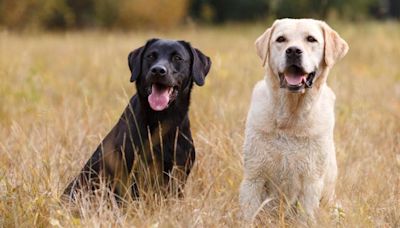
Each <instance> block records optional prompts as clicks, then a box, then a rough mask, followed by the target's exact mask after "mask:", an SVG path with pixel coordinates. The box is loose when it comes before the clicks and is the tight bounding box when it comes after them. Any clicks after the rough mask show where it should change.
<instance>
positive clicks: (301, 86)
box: [279, 65, 316, 93]
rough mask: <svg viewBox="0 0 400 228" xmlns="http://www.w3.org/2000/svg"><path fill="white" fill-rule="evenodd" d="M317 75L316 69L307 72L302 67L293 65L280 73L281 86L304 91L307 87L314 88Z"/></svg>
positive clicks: (296, 91)
mask: <svg viewBox="0 0 400 228" xmlns="http://www.w3.org/2000/svg"><path fill="white" fill-rule="evenodd" d="M315 76H316V71H313V72H311V73H307V72H305V70H304V69H303V68H302V67H299V66H296V65H291V66H289V67H287V68H286V69H285V71H284V72H282V73H279V81H280V87H281V88H287V89H288V90H289V91H290V92H294V93H302V92H304V91H305V89H309V88H312V86H313V84H314V81H315V79H316V77H315Z"/></svg>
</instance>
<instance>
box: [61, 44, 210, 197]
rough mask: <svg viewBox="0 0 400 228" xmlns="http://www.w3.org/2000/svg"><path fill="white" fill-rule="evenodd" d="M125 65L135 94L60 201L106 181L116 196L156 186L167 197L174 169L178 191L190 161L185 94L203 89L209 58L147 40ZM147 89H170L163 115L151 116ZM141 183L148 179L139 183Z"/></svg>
mask: <svg viewBox="0 0 400 228" xmlns="http://www.w3.org/2000/svg"><path fill="white" fill-rule="evenodd" d="M128 64H129V68H130V70H131V79H130V80H131V82H133V81H135V82H136V88H137V94H136V95H134V96H133V97H132V98H131V99H130V102H129V104H128V106H127V107H126V109H125V111H124V112H123V114H122V116H121V118H120V119H119V121H118V123H117V124H116V125H115V126H114V128H113V129H112V130H111V132H110V133H109V134H108V135H107V136H106V137H105V138H104V139H103V141H102V143H101V144H100V145H99V146H98V147H97V149H96V151H95V152H94V154H93V155H92V157H91V158H90V159H89V161H88V162H87V163H86V164H85V166H84V168H83V169H82V171H81V173H80V174H79V175H78V177H76V178H75V179H74V180H73V181H72V182H71V183H70V184H69V185H68V187H67V188H66V189H65V191H64V196H68V198H69V199H74V198H75V197H76V193H78V192H79V191H80V190H84V191H94V190H96V189H98V187H99V183H100V180H105V182H106V183H107V184H108V186H109V187H110V188H111V190H112V191H113V192H114V193H115V194H116V195H118V196H120V197H125V196H126V193H127V192H130V194H131V196H133V197H138V196H139V193H140V191H139V189H147V187H148V186H147V185H152V184H154V183H152V182H155V181H158V182H159V186H160V187H161V191H164V190H166V191H167V192H170V191H171V176H172V175H173V174H172V173H173V172H172V171H173V168H174V167H175V168H174V169H175V171H176V173H179V174H178V175H177V178H175V177H173V179H177V181H178V184H177V189H178V191H179V192H181V191H182V188H183V185H184V183H185V181H186V178H187V176H188V175H189V173H190V170H191V168H192V166H193V163H194V160H195V148H194V145H193V139H192V135H191V131H190V122H189V117H188V110H189V104H190V93H191V89H192V86H193V82H195V83H196V84H197V85H200V86H201V85H203V84H204V79H205V77H206V75H207V74H208V72H209V70H210V66H211V61H210V59H209V57H207V56H205V55H204V54H203V53H201V52H200V51H199V50H197V49H195V48H192V47H191V45H190V44H189V43H187V42H185V41H170V40H160V39H151V40H149V41H148V42H147V43H146V44H145V45H144V46H142V47H140V48H138V49H136V50H134V51H132V52H131V53H130V54H129V56H128ZM154 67H163V68H164V69H165V70H166V72H167V73H166V75H163V76H161V75H160V74H157V73H154V72H153V71H152V69H153V68H154ZM152 84H157V85H160V86H169V87H173V88H174V90H173V92H172V94H171V96H170V97H171V101H170V103H169V105H168V107H167V108H166V109H164V110H162V111H154V110H153V109H152V108H151V106H150V105H149V102H148V96H149V94H150V93H151V86H152ZM139 163H141V164H144V166H143V167H144V168H145V169H148V171H149V170H150V171H149V175H151V176H150V179H149V177H148V176H146V175H144V174H143V172H142V171H141V170H140V169H141V168H138V167H140V165H135V164H139ZM151 170H153V172H152V171H151ZM175 171H174V172H175ZM126 177H128V178H126ZM160 177H161V178H160ZM143 179H147V180H145V181H139V180H143ZM126 189H129V191H126ZM130 194H129V195H130Z"/></svg>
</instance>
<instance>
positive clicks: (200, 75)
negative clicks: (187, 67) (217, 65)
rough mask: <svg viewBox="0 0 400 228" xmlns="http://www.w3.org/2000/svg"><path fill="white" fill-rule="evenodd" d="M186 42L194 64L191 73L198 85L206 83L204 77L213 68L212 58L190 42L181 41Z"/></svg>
mask: <svg viewBox="0 0 400 228" xmlns="http://www.w3.org/2000/svg"><path fill="white" fill-rule="evenodd" d="M179 42H180V43H182V44H184V45H185V46H186V48H187V49H188V50H189V53H190V55H191V57H192V66H191V71H192V72H191V73H192V76H193V79H194V82H195V83H196V84H197V85H198V86H202V85H204V79H205V77H206V76H207V74H208V72H209V71H210V68H211V60H210V58H209V57H208V56H206V55H204V54H203V53H202V52H201V51H200V50H198V49H197V48H193V47H192V46H191V45H190V43H188V42H186V41H179Z"/></svg>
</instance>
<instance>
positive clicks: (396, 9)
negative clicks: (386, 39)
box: [389, 0, 400, 19]
mask: <svg viewBox="0 0 400 228" xmlns="http://www.w3.org/2000/svg"><path fill="white" fill-rule="evenodd" d="M389 15H390V16H391V17H394V18H397V19H400V0H389Z"/></svg>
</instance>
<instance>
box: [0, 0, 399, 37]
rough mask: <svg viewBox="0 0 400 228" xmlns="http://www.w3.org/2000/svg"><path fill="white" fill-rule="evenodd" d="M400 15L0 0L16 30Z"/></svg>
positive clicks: (340, 4) (282, 2)
mask: <svg viewBox="0 0 400 228" xmlns="http://www.w3.org/2000/svg"><path fill="white" fill-rule="evenodd" d="M281 17H313V18H319V19H327V18H329V19H330V18H333V19H344V20H352V21H359V20H365V19H386V18H397V19H399V18H400V1H398V0H352V1H348V0H296V1H294V0H251V1H248V0H174V1H170V0H18V1H15V0H0V27H2V28H6V29H12V30H21V29H49V30H65V29H82V28H105V29H109V28H112V29H115V28H117V29H136V28H140V27H142V28H152V29H170V28H172V27H175V26H177V25H180V24H183V23H188V22H190V21H196V22H201V23H211V24H213V23H225V22H230V21H236V22H237V21H254V20H260V19H265V18H281Z"/></svg>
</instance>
